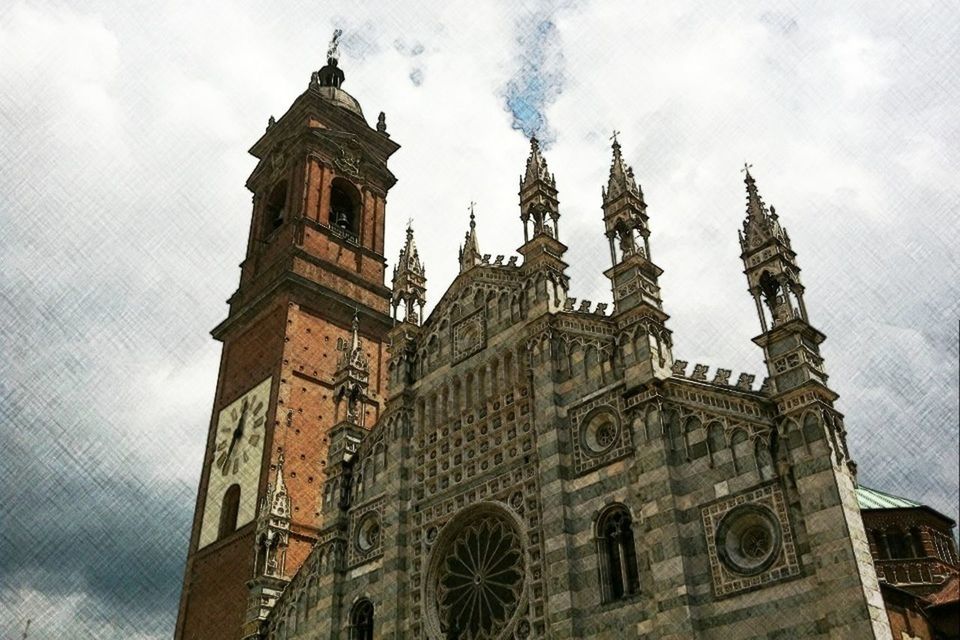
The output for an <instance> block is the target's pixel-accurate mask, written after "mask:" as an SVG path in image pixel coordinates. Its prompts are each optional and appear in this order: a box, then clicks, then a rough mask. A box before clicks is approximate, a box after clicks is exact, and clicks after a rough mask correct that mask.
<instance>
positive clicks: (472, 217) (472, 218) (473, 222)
mask: <svg viewBox="0 0 960 640" xmlns="http://www.w3.org/2000/svg"><path fill="white" fill-rule="evenodd" d="M476 204H477V203H476V201H474V200H471V201H470V227H471V228H472V227H475V226H476V216H475V215H474V212H473V208H474V207H475V206H476Z"/></svg>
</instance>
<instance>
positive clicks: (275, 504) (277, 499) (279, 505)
mask: <svg viewBox="0 0 960 640" xmlns="http://www.w3.org/2000/svg"><path fill="white" fill-rule="evenodd" d="M270 515H271V516H272V517H274V518H289V517H290V495H289V494H288V493H287V484H286V482H284V480H283V453H281V454H280V457H279V458H278V459H277V482H276V484H275V485H274V486H273V492H272V494H271V495H270Z"/></svg>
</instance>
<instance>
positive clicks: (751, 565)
mask: <svg viewBox="0 0 960 640" xmlns="http://www.w3.org/2000/svg"><path fill="white" fill-rule="evenodd" d="M780 538H781V533H780V523H779V522H778V521H777V518H776V516H775V515H774V514H773V512H771V511H770V510H769V509H766V508H764V507H761V506H759V505H750V504H747V505H743V506H740V507H737V508H736V509H734V510H732V511H730V513H728V514H727V515H725V516H724V517H723V520H721V521H720V526H719V527H717V551H718V552H719V555H720V559H721V560H722V561H723V563H724V564H725V565H726V566H727V568H729V569H731V570H733V571H735V572H736V573H740V574H743V575H755V574H758V573H760V572H762V571H765V570H766V569H767V568H769V567H770V565H772V564H773V563H774V562H775V561H776V559H777V556H778V555H779V550H780Z"/></svg>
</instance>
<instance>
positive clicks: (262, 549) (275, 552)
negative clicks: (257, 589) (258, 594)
mask: <svg viewBox="0 0 960 640" xmlns="http://www.w3.org/2000/svg"><path fill="white" fill-rule="evenodd" d="M290 509H291V507H290V494H288V493H287V485H286V483H285V482H284V480H283V452H282V451H281V452H280V455H279V457H278V458H277V475H276V480H275V481H274V482H273V483H267V492H266V494H265V495H264V496H263V498H262V501H261V503H260V514H259V516H258V517H257V559H256V574H255V577H259V576H268V577H272V578H283V573H284V564H285V562H284V560H285V558H286V547H287V540H288V535H289V533H290ZM271 606H272V603H271Z"/></svg>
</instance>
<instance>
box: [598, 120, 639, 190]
mask: <svg viewBox="0 0 960 640" xmlns="http://www.w3.org/2000/svg"><path fill="white" fill-rule="evenodd" d="M624 193H629V194H632V195H634V196H636V197H638V198H640V200H641V201H642V200H643V191H642V190H641V189H640V187H639V186H638V185H637V181H636V180H635V179H634V177H633V169H632V168H631V167H629V166H628V165H627V164H626V163H624V161H623V154H621V153H620V143H619V142H617V137H616V135H614V136H613V160H612V162H611V163H610V178H609V179H608V180H607V188H606V189H605V190H603V200H604V202H607V201H610V200H614V199H615V198H617V197H619V196H620V195H622V194H624Z"/></svg>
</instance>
